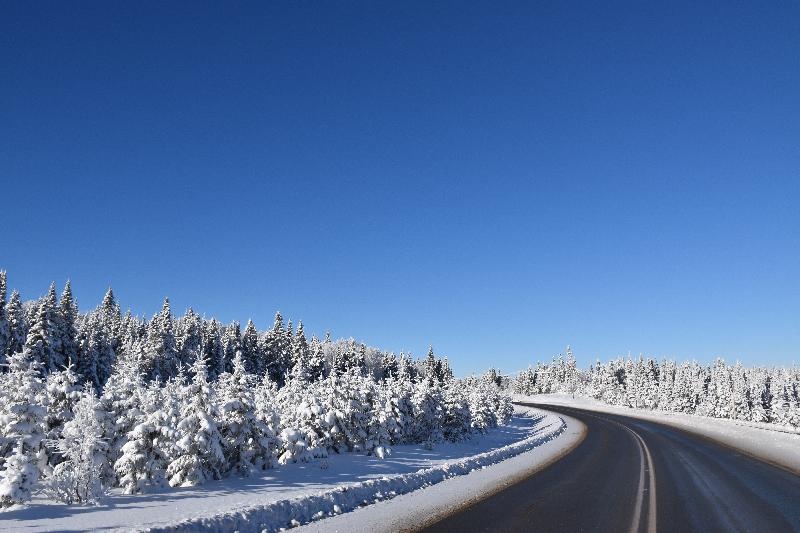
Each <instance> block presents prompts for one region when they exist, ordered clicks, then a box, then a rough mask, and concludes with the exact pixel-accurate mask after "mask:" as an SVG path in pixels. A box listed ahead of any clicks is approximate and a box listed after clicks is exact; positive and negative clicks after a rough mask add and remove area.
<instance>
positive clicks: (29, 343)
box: [25, 298, 56, 374]
mask: <svg viewBox="0 0 800 533" xmlns="http://www.w3.org/2000/svg"><path fill="white" fill-rule="evenodd" d="M49 305H50V300H49V298H45V299H43V300H42V302H41V304H39V308H38V310H37V312H36V321H35V322H34V323H33V326H31V329H30V331H28V336H27V338H26V339H25V348H26V349H27V350H29V351H30V355H31V357H33V358H34V360H35V361H37V362H39V363H40V364H41V367H40V368H41V370H42V373H43V374H47V373H48V372H50V371H52V370H55V369H56V366H55V363H56V361H55V353H54V352H53V335H52V333H53V332H52V329H51V324H52V321H51V319H50V317H51V316H52V314H53V313H52V310H51V309H50V307H49Z"/></svg>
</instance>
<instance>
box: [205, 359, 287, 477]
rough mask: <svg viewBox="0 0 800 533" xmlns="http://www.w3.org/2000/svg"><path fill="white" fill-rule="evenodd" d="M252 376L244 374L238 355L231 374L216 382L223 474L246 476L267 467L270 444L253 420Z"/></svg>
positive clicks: (264, 429)
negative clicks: (224, 470) (224, 472)
mask: <svg viewBox="0 0 800 533" xmlns="http://www.w3.org/2000/svg"><path fill="white" fill-rule="evenodd" d="M255 388H256V380H255V376H253V375H252V374H249V373H247V371H246V369H245V366H244V361H243V359H242V357H241V354H238V355H237V356H236V357H235V358H234V360H233V372H232V373H230V374H228V373H225V374H222V375H221V376H220V379H219V380H218V382H217V398H218V399H219V403H220V408H219V424H218V427H219V432H220V438H221V441H222V449H223V452H224V455H225V460H226V471H234V472H236V473H238V474H243V475H248V474H250V473H251V472H253V471H254V470H257V469H261V468H264V467H266V466H269V463H270V456H271V452H272V447H273V443H272V440H271V438H270V431H269V430H268V428H267V427H266V426H265V424H264V423H263V422H261V421H260V420H259V419H258V418H257V417H256V408H255V392H254V390H255Z"/></svg>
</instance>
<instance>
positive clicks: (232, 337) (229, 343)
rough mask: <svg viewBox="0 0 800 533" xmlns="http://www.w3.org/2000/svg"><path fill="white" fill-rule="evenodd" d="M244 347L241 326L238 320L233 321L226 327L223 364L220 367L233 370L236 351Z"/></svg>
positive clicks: (227, 370) (224, 369) (222, 370)
mask: <svg viewBox="0 0 800 533" xmlns="http://www.w3.org/2000/svg"><path fill="white" fill-rule="evenodd" d="M241 349H242V333H241V327H240V326H239V323H238V322H233V323H231V324H230V325H229V326H228V327H227V328H225V333H224V334H223V335H222V352H223V355H224V357H223V359H224V361H223V365H222V367H221V368H220V374H221V373H222V372H232V371H233V358H234V357H235V356H236V352H238V351H240V350H241Z"/></svg>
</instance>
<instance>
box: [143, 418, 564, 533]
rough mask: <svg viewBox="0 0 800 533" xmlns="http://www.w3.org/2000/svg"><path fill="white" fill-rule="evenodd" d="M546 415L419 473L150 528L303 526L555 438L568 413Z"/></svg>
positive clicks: (412, 489)
mask: <svg viewBox="0 0 800 533" xmlns="http://www.w3.org/2000/svg"><path fill="white" fill-rule="evenodd" d="M540 417H541V418H540V419H539V421H538V424H537V425H538V427H539V430H538V431H536V432H535V434H534V435H532V436H530V437H528V438H526V439H524V440H521V441H519V442H515V443H513V444H510V445H507V446H503V447H501V448H498V449H496V450H492V451H489V452H484V453H480V454H477V455H473V456H471V457H466V458H462V459H458V460H455V461H452V462H446V463H444V464H441V465H438V466H434V467H431V468H426V469H423V470H419V471H417V472H412V473H407V474H397V475H391V476H384V477H381V478H379V479H370V480H367V481H363V482H360V483H353V484H349V485H346V486H342V487H336V488H334V489H331V490H327V491H324V492H321V493H318V494H313V495H307V496H304V497H300V498H294V499H287V500H279V501H275V502H272V503H268V504H265V505H255V506H246V507H241V508H237V509H231V510H229V511H226V512H224V513H220V514H216V515H212V516H207V517H200V518H195V519H190V520H183V521H180V522H177V523H172V524H168V525H165V526H161V527H152V528H148V529H146V531H150V532H160V531H186V532H190V531H198V530H205V531H234V530H238V531H240V532H246V531H265V530H266V531H277V530H279V529H281V528H285V527H290V526H299V525H301V524H303V523H307V522H311V521H314V520H319V519H322V518H325V517H328V516H335V515H338V514H341V513H345V512H347V511H351V510H354V509H356V508H358V507H361V506H364V505H369V504H371V503H375V502H381V501H383V500H387V499H390V498H394V497H395V496H398V495H401V494H406V493H408V492H411V491H414V490H417V489H421V488H424V487H429V486H431V485H435V484H437V483H440V482H442V481H445V480H447V479H450V478H453V477H455V476H463V475H465V474H469V473H470V472H472V471H474V470H477V469H481V468H485V467H487V466H489V465H492V464H495V463H498V462H500V461H503V460H505V459H508V458H510V457H514V456H517V455H519V454H521V453H523V452H526V451H528V450H531V449H534V448H536V447H538V446H541V445H543V444H545V443H547V442H550V441H552V440H553V439H555V438H556V437H558V436H559V435H561V434H562V433H563V432H564V431H565V430H566V428H567V424H566V422H565V421H564V419H563V418H562V417H558V416H555V415H552V414H544V413H542V414H541V415H540Z"/></svg>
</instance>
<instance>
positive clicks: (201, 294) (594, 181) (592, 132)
mask: <svg viewBox="0 0 800 533" xmlns="http://www.w3.org/2000/svg"><path fill="white" fill-rule="evenodd" d="M646 4H651V3H642V2H630V3H625V4H622V3H609V2H595V3H592V4H591V5H589V3H578V2H572V3H571V2H539V3H534V2H485V3H482V4H479V3H469V2H467V3H464V2H452V3H448V2H418V3H405V2H372V1H370V2H363V3H362V2H313V3H312V2H304V1H292V2H283V3H268V2H236V3H233V2H218V3H203V2H191V3H185V4H181V3H179V2H125V3H123V2H97V3H93V2H3V5H2V17H0V79H2V83H0V180H1V182H2V183H1V185H2V189H0V190H1V191H2V192H1V193H0V198H2V207H1V208H0V216H1V217H2V224H3V225H2V227H3V230H2V235H3V237H2V239H1V240H0V242H1V243H2V245H1V247H0V249H1V250H2V251H0V268H5V269H7V270H8V272H9V281H10V285H11V286H13V287H16V288H18V289H20V290H21V292H22V293H23V296H25V297H28V298H32V297H35V296H39V295H40V294H42V293H43V292H44V291H45V290H46V288H47V285H48V284H49V282H50V281H51V280H55V281H57V283H58V284H59V288H60V287H61V285H62V284H63V282H64V280H65V279H66V278H71V279H72V281H73V285H74V287H75V291H76V294H77V297H78V299H79V302H80V304H81V307H82V309H84V310H85V309H87V308H91V307H94V306H95V305H97V304H98V303H99V302H100V299H101V298H102V294H103V292H104V290H105V288H106V287H107V286H108V285H109V284H111V285H113V287H114V289H115V291H116V293H117V295H118V298H119V300H120V301H121V303H122V304H123V306H125V307H130V308H131V309H132V310H133V311H134V312H135V313H137V314H146V315H148V316H149V315H151V314H152V313H153V312H155V311H156V310H157V309H158V308H159V307H160V304H161V298H162V297H164V296H165V295H168V296H169V297H170V298H171V300H172V302H173V309H174V310H176V311H178V312H183V310H185V308H186V307H187V306H190V305H191V306H192V307H193V308H194V309H195V310H197V311H199V312H201V313H205V314H206V315H207V316H216V317H217V318H220V319H222V320H224V321H230V320H233V319H239V320H247V318H248V317H252V318H253V319H254V320H255V321H256V323H257V325H258V326H259V327H260V328H265V327H268V326H269V325H270V324H271V322H272V316H273V314H274V312H275V310H276V309H280V310H281V311H282V312H283V313H284V315H285V316H287V317H291V318H294V319H295V320H296V319H298V318H302V319H303V320H304V322H305V324H306V327H307V329H308V330H310V331H311V332H316V333H320V334H321V333H323V332H324V330H326V329H330V330H331V331H332V332H333V334H334V336H351V335H352V336H355V337H357V338H359V339H363V340H365V341H367V342H368V343H370V344H372V345H376V346H380V347H384V348H387V349H394V350H397V351H399V350H401V349H406V350H411V351H413V352H414V353H415V354H416V355H418V356H419V355H423V354H424V351H425V350H426V348H427V345H428V344H429V343H432V344H433V346H434V348H435V349H436V351H437V352H439V353H442V354H447V355H449V356H450V358H451V359H452V360H453V364H454V367H455V369H456V371H457V372H458V373H460V374H463V373H467V372H470V371H473V370H479V369H484V368H485V367H488V366H489V365H495V366H499V367H500V368H502V369H504V370H515V369H518V368H521V367H523V366H527V364H528V363H529V362H535V361H536V359H544V358H548V357H549V356H550V355H551V354H553V353H556V352H559V351H563V349H564V346H565V345H566V344H568V343H569V344H572V345H573V347H574V349H575V351H576V354H577V355H578V356H579V362H581V363H582V364H585V363H586V362H588V361H590V360H593V359H594V357H595V356H600V357H602V358H607V357H612V356H615V355H619V354H625V353H627V352H628V351H632V352H633V353H638V352H645V353H648V354H653V355H657V356H674V357H678V358H697V359H699V360H703V361H707V360H709V359H711V358H713V357H714V356H717V355H722V356H725V357H726V358H729V359H736V358H740V359H741V360H742V361H744V362H745V363H749V364H756V363H792V362H800V279H799V278H798V274H800V239H798V235H800V205H798V204H799V202H800V185H799V183H800V171H799V169H800V142H799V141H800V4H798V3H797V2H766V3H765V2H752V3H736V2H720V3H704V4H706V5H704V6H701V5H698V4H700V3H698V2H687V3H685V4H682V5H681V4H678V3H673V2H670V3H668V4H665V5H664V6H660V7H659V6H653V5H646Z"/></svg>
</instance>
